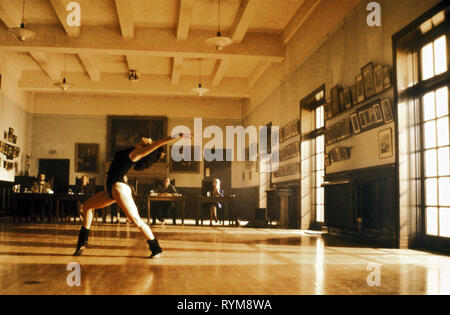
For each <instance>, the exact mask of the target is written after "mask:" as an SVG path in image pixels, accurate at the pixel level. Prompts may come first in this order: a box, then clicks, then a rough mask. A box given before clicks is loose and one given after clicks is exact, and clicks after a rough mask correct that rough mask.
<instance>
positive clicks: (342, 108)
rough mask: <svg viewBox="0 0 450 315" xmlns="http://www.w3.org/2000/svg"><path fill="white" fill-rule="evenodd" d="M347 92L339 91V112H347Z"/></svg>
mask: <svg viewBox="0 0 450 315" xmlns="http://www.w3.org/2000/svg"><path fill="white" fill-rule="evenodd" d="M344 91H345V90H340V91H339V111H340V112H341V113H342V112H345V93H344Z"/></svg>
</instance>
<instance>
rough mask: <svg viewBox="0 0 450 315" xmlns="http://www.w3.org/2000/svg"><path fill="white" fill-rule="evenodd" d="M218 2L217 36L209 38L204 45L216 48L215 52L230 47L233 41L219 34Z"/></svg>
mask: <svg viewBox="0 0 450 315" xmlns="http://www.w3.org/2000/svg"><path fill="white" fill-rule="evenodd" d="M220 8H221V5H220V0H219V24H218V30H217V34H216V36H214V37H210V38H208V39H207V40H206V44H207V45H209V46H214V47H216V49H217V50H222V49H223V48H224V47H225V46H228V45H231V44H232V43H233V40H232V39H231V38H230V37H226V36H222V33H221V32H220Z"/></svg>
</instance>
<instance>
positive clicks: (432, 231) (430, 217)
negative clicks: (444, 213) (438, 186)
mask: <svg viewBox="0 0 450 315" xmlns="http://www.w3.org/2000/svg"><path fill="white" fill-rule="evenodd" d="M437 210H438V209H437V208H427V210H426V212H427V213H426V217H427V219H426V220H427V234H428V235H435V236H437V235H438V211H437Z"/></svg>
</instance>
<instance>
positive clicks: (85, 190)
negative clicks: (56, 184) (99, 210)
mask: <svg viewBox="0 0 450 315" xmlns="http://www.w3.org/2000/svg"><path fill="white" fill-rule="evenodd" d="M75 190H76V191H75V193H77V194H79V195H90V194H93V193H95V192H94V191H91V186H90V185H89V177H87V176H86V175H84V176H83V177H81V184H80V185H77V187H76V188H75Z"/></svg>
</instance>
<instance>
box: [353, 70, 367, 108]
mask: <svg viewBox="0 0 450 315" xmlns="http://www.w3.org/2000/svg"><path fill="white" fill-rule="evenodd" d="M355 83H356V93H357V94H356V96H357V101H358V103H361V102H364V100H365V96H364V81H363V77H362V74H359V75H357V76H356V78H355Z"/></svg>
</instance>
